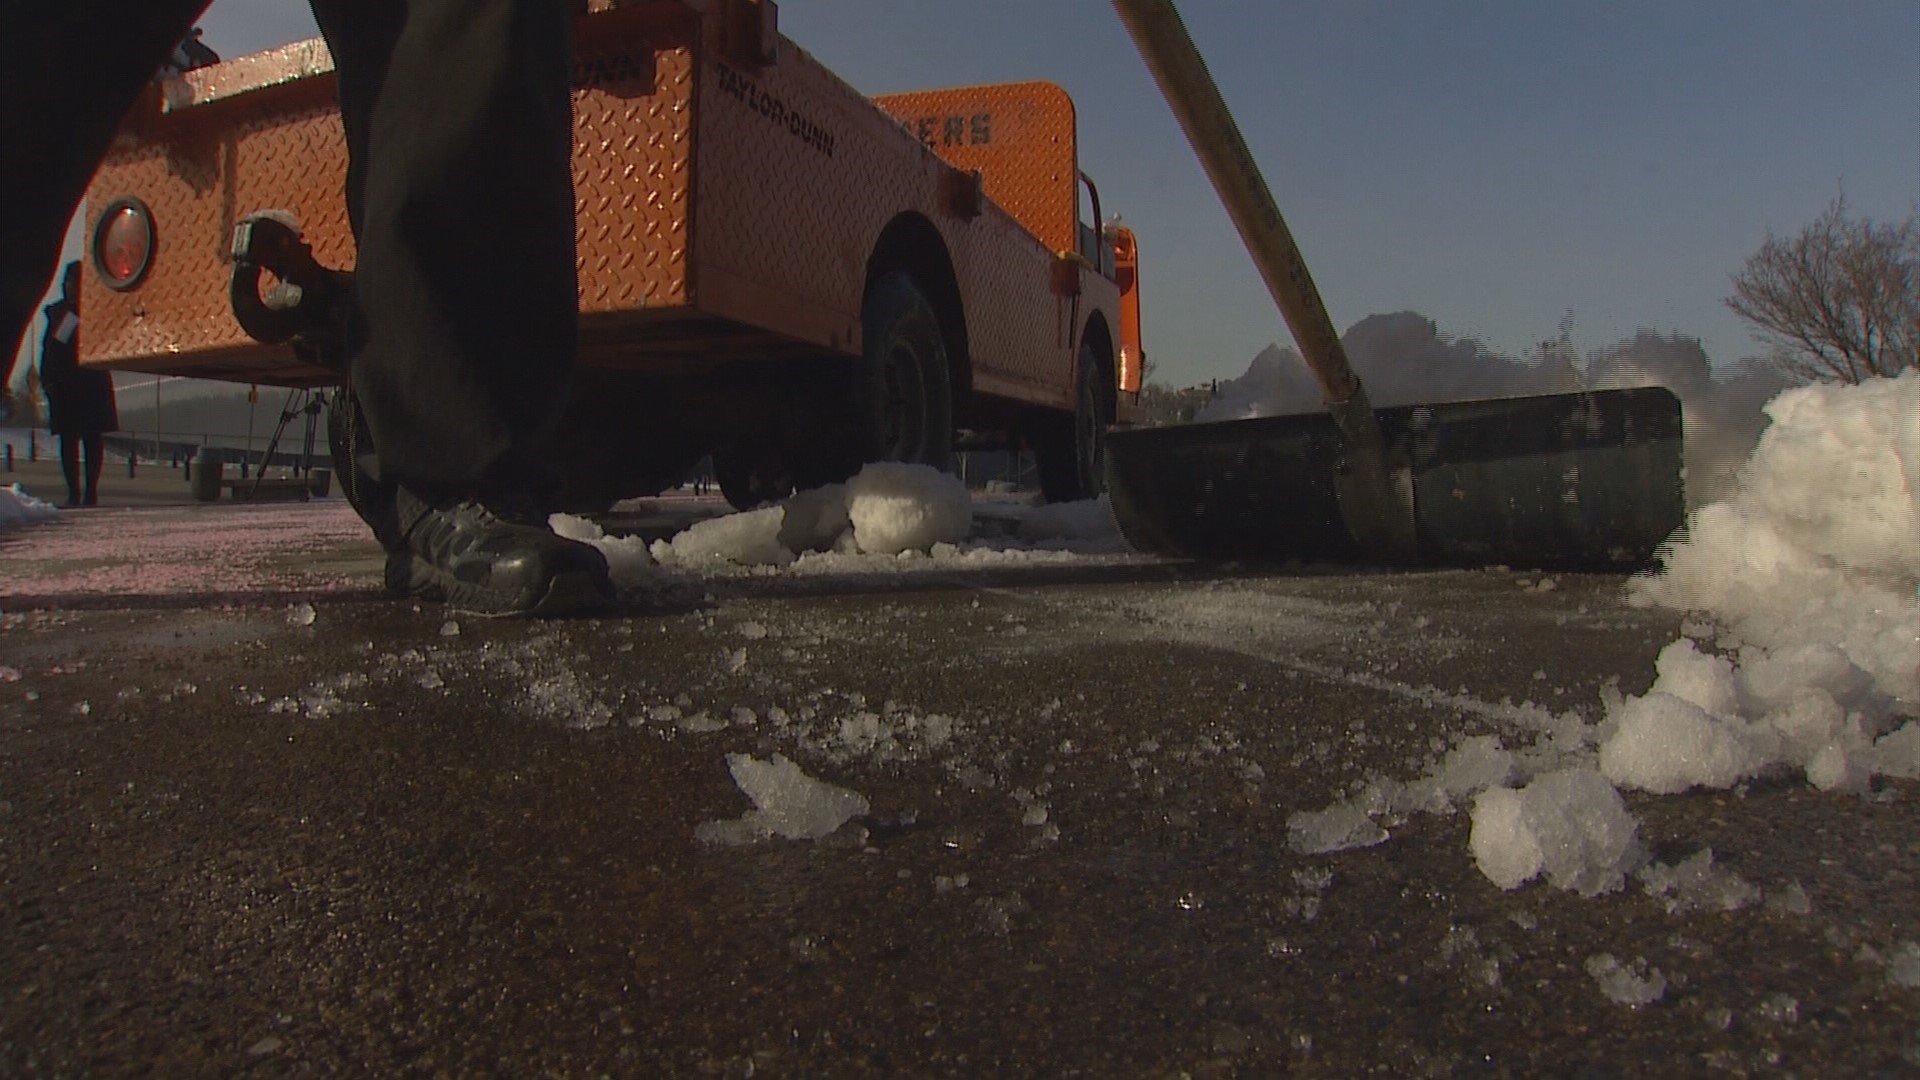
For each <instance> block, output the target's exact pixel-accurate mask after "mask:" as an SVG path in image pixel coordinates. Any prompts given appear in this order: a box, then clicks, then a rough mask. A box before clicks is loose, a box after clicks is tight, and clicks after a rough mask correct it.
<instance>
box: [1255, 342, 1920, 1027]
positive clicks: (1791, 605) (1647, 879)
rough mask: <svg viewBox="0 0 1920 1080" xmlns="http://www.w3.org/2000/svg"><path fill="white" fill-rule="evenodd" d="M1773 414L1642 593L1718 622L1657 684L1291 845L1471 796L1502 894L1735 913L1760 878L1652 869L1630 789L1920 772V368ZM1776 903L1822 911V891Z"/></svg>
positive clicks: (1337, 842) (1331, 842) (1474, 834)
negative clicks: (1550, 891)
mask: <svg viewBox="0 0 1920 1080" xmlns="http://www.w3.org/2000/svg"><path fill="white" fill-rule="evenodd" d="M1767 412H1768V413H1769V414H1770V415H1771V416H1772V420H1773V422H1772V426H1771V427H1770V428H1769V429H1768V430H1767V432H1766V433H1765V435H1764V436H1763V437H1762V439H1761V441H1760V444H1759V447H1758V448H1757V450H1756V451H1755V452H1754V454H1753V456H1752V458H1751V459H1750V460H1748V461H1747V462H1746V463H1745V464H1744V465H1743V466H1742V467H1741V468H1740V469H1739V471H1738V474H1737V476H1738V480H1739V484H1738V487H1737V488H1736V490H1734V491H1733V492H1732V493H1731V494H1730V495H1729V497H1728V498H1727V499H1725V500H1723V501H1720V502H1716V503H1712V504H1710V505H1707V506H1705V507H1702V508H1701V509H1699V510H1697V511H1695V512H1694V513H1693V514H1692V515H1691V516H1690V517H1689V520H1688V522H1687V526H1686V528H1685V529H1683V530H1682V531H1681V532H1680V533H1678V534H1676V535H1675V537H1674V538H1673V539H1672V540H1671V541H1669V544H1668V546H1667V547H1666V549H1665V550H1664V552H1663V562H1664V569H1663V571H1662V572H1661V573H1659V574H1658V575H1650V576H1647V577H1643V578H1638V579H1636V580H1635V581H1634V582H1633V583H1631V585H1630V586H1629V592H1630V599H1631V600H1632V602H1635V603H1640V604H1658V605H1665V606H1669V607H1673V608H1678V609H1681V610H1685V611H1690V612H1696V613H1699V614H1700V615H1703V616H1705V618H1704V620H1697V621H1694V622H1693V623H1691V624H1690V625H1691V626H1692V627H1693V636H1690V637H1683V638H1680V639H1679V640H1676V641H1674V642H1672V643H1671V644H1669V645H1667V646H1666V647H1665V648H1664V649H1663V650H1662V651H1661V653H1660V655H1659V658H1658V660H1657V661H1656V665H1655V670H1656V677H1655V680H1654V683H1653V685H1652V686H1651V687H1650V688H1649V689H1648V690H1647V692H1646V693H1644V694H1640V695H1637V696H1623V695H1621V694H1619V693H1618V692H1617V691H1612V690H1609V691H1606V692H1603V704H1604V706H1605V715H1604V718H1603V719H1601V720H1600V721H1599V722H1597V723H1588V722H1586V721H1583V720H1581V719H1580V718H1579V717H1577V716H1574V715H1572V714H1567V715H1561V716H1555V715H1542V716H1539V717H1533V718H1527V717H1523V716H1519V715H1515V716H1511V717H1505V718H1504V719H1506V720H1509V721H1511V722H1512V723H1513V724H1514V725H1515V726H1517V727H1519V728H1520V729H1521V733H1522V734H1530V735H1531V736H1532V738H1533V739H1534V743H1533V745H1532V746H1528V747H1521V748H1518V749H1515V750H1509V749H1507V748H1506V747H1504V746H1502V744H1501V743H1500V741H1499V739H1498V738H1497V737H1495V736H1492V735H1482V736H1476V737H1474V738H1471V739H1467V740H1464V741H1462V742H1461V743H1459V744H1458V745H1456V746H1455V747H1453V749H1452V750H1451V751H1450V752H1449V753H1448V754H1446V755H1445V756H1444V757H1443V758H1441V759H1440V760H1439V761H1437V762H1435V763H1434V764H1433V765H1432V767H1431V768H1430V769H1429V770H1428V772H1427V773H1426V775H1425V776H1423V777H1421V778H1419V779H1417V780H1414V781H1410V782H1404V783H1403V782H1398V781H1393V780H1384V779H1376V780H1374V781H1372V782H1370V783H1369V784H1368V785H1366V787H1365V789H1364V790H1363V791H1362V792H1361V793H1360V794H1358V795H1357V796H1355V797H1353V798H1350V799H1347V800H1344V801H1342V802H1339V803H1336V804H1334V805H1332V806H1330V807H1327V808H1326V809H1323V810H1316V811H1306V812H1301V813H1296V814H1294V815H1293V816H1292V818H1290V819H1289V822H1288V826H1289V833H1290V837H1289V840H1290V842H1291V844H1292V846H1293V847H1294V848H1295V849H1296V850H1299V851H1301V852H1306V853H1324V852H1331V851H1339V850H1344V849H1347V848H1352V847H1361V846H1367V845H1371V844H1376V843H1380V842H1382V841H1384V840H1385V839H1386V838H1387V832H1386V829H1385V828H1384V827H1383V825H1382V823H1383V822H1385V823H1386V824H1392V820H1391V819H1394V818H1397V817H1404V816H1405V815H1408V814H1411V813H1416V812H1437V813H1446V812H1450V811H1451V810H1452V809H1453V808H1454V807H1457V806H1460V805H1463V804H1465V803H1466V802H1467V801H1469V800H1471V806H1472V810H1471V816H1472V825H1471V834H1470V840H1469V847H1470V848H1471V853H1472V856H1473V858H1474V861H1475V863H1476V865H1477V866H1478V867H1479V869H1480V870H1481V872H1482V873H1483V874H1484V875H1485V876H1486V877H1487V878H1488V879H1489V880H1491V881H1492V882H1494V883H1495V884H1496V885H1499V886H1500V887H1501V888H1503V889H1512V888H1518V887H1520V886H1522V885H1524V884H1526V883H1527V882H1530V881H1533V880H1535V879H1539V878H1544V879H1545V880H1546V881H1547V882H1549V883H1551V884H1553V885H1555V886H1557V887H1560V888H1564V889H1568V890H1571V891H1574V892H1578V893H1581V894H1583V895H1593V894H1596V893H1601V892H1609V891H1613V890H1617V889H1619V888H1621V887H1623V885H1624V884H1625V882H1626V881H1627V879H1628V878H1630V877H1636V876H1637V877H1638V878H1640V879H1641V880H1642V882H1643V884H1644V885H1645V887H1646V890H1647V892H1648V893H1649V894H1651V895H1655V896H1659V897H1665V898H1667V899H1666V902H1667V903H1668V905H1669V907H1670V908H1672V909H1674V910H1684V909H1689V908H1693V907H1710V908H1718V909H1721V910H1733V909H1735V908H1739V907H1745V906H1747V905H1749V904H1752V903H1754V902H1756V901H1758V900H1759V899H1760V893H1759V890H1758V889H1757V888H1756V887H1754V886H1751V885H1749V884H1748V883H1746V882H1744V881H1742V880H1740V879H1739V878H1738V877H1737V875H1732V874H1730V873H1729V872H1728V871H1725V870H1723V869H1719V868H1716V867H1715V866H1714V865H1713V862H1712V853H1711V852H1701V853H1698V854H1696V855H1695V856H1693V857H1692V858H1690V859H1688V860H1686V861H1684V862H1682V863H1681V864H1680V865H1679V866H1676V867H1667V866H1662V865H1660V864H1657V863H1653V864H1649V862H1648V860H1647V856H1646V853H1645V852H1644V850H1643V849H1642V847H1641V845H1640V844H1639V842H1638V840H1637V838H1636V834H1637V831H1638V826H1637V823H1636V821H1635V820H1634V818H1633V816H1632V814H1631V813H1630V812H1629V811H1628V809H1627V807H1626V804H1625V802H1624V801H1623V799H1622V797H1621V792H1622V791H1624V790H1632V791H1641V792H1647V793H1651V794H1659V795H1670V794H1678V793H1681V792H1686V791H1690V790H1695V789H1701V788H1707V789H1726V788H1731V787H1733V786H1735V785H1737V784H1739V783H1742V782H1744V781H1747V780H1751V779H1754V778H1757V777H1763V776H1769V777H1789V776H1795V775H1798V776H1804V777H1805V779H1806V782H1808V783H1809V784H1811V785H1813V786H1814V787H1816V788H1819V789H1821V790H1824V791H1836V792H1848V791H1851V792H1864V791H1867V790H1869V789H1870V787H1871V785H1872V783H1873V781H1874V779H1875V778H1876V777H1896V778H1905V779H1920V721H1917V720H1916V719H1915V717H1920V515H1917V514H1916V509H1915V508H1916V505H1920V374H1913V373H1910V374H1908V375H1905V376H1902V377H1901V378H1898V379H1882V380H1875V381H1871V382H1868V383H1865V384H1862V385H1859V386H1813V387H1805V388H1799V389H1794V390H1790V391H1787V392H1785V393H1782V394H1781V395H1780V396H1779V397H1778V398H1777V399H1776V400H1775V401H1773V402H1772V403H1771V404H1769V405H1768V406H1767ZM1696 638H1697V639H1698V640H1696ZM1777 899H1778V900H1779V903H1781V904H1783V905H1784V906H1785V909H1786V910H1803V909H1804V908H1805V897H1804V894H1803V893H1802V894H1798V896H1797V897H1796V895H1795V894H1794V893H1793V891H1792V890H1789V891H1788V892H1787V893H1785V894H1783V896H1782V897H1781V898H1777ZM1595 977H1596V979H1599V980H1600V981H1602V982H1603V983H1605V984H1607V985H1610V986H1613V987H1615V988H1616V989H1618V990H1620V993H1621V995H1622V999H1624V998H1631V997H1633V996H1636V995H1637V994H1638V993H1639V992H1640V991H1638V990H1636V989H1634V986H1635V985H1637V984H1635V983H1634V981H1633V980H1634V979H1638V976H1633V977H1632V978H1629V977H1628V976H1627V975H1626V974H1624V973H1623V972H1622V970H1621V969H1619V968H1617V967H1615V966H1608V967H1607V970H1606V971H1605V972H1604V973H1599V974H1596V976H1595Z"/></svg>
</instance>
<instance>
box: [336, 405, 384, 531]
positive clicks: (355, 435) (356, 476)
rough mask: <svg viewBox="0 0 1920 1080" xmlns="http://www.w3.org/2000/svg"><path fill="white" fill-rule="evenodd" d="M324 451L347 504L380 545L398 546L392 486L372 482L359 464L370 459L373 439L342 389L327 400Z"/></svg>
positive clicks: (370, 476)
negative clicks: (365, 524) (364, 523)
mask: <svg viewBox="0 0 1920 1080" xmlns="http://www.w3.org/2000/svg"><path fill="white" fill-rule="evenodd" d="M327 447H328V449H330V450H331V451H332V452H333V473H334V475H335V476H338V477H339V478H340V490H341V491H342V492H343V493H344V494H345V495H346V496H347V503H348V504H349V505H351V506H352V507H353V509H354V512H355V513H357V514H359V515H360V519H361V520H362V521H365V522H366V523H367V524H368V525H370V526H372V528H373V535H374V536H376V537H378V538H379V540H380V543H381V544H382V545H384V546H387V547H392V546H394V545H395V544H397V543H399V539H400V512H399V510H398V509H396V508H395V504H394V486H393V485H392V484H389V483H383V482H382V481H379V480H375V479H374V478H373V476H372V475H371V474H370V473H369V472H368V471H367V469H366V467H365V465H364V464H363V463H364V462H368V461H371V460H372V459H373V439H372V437H371V436H370V435H368V434H367V421H366V418H365V417H363V416H361V415H360V402H359V399H357V398H355V397H354V396H353V394H352V393H350V392H349V391H348V390H347V388H346V387H344V386H343V387H341V388H339V389H337V390H335V391H334V392H333V393H332V394H330V395H328V397H327Z"/></svg>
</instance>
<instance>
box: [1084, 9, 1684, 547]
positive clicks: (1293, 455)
mask: <svg viewBox="0 0 1920 1080" xmlns="http://www.w3.org/2000/svg"><path fill="white" fill-rule="evenodd" d="M1113 6H1114V8H1115V10H1117V11H1118V12H1119V14H1120V17H1121V19H1122V21H1124V22H1125V23H1126V25H1127V30H1128V32H1129V33H1130V34H1131V35H1132V37H1133V40H1134V44H1135V45H1136V46H1138V48H1139V50H1140V55H1141V56H1142V57H1143V58H1144V59H1145V60H1146V62H1147V67H1148V69H1149V70H1151V71H1152V73H1153V76H1154V80H1155V81H1156V82H1158V83H1159V85H1160V91H1161V93H1162V94H1163V95H1164V96H1165V97H1166V99H1167V103H1168V105H1170V106H1171V107H1172V108H1173V112H1174V115H1175V116H1176V117H1177V118H1178V119H1179V121H1180V126H1181V128H1182V129H1183V130H1185V132H1186V134H1187V139H1188V141H1190V142H1191V143H1192V144H1193V148H1194V151H1195V152H1196V153H1197V154H1198V155H1199V157H1200V161H1201V164H1202V165H1203V166H1204V167H1205V168H1206V171H1207V175H1208V177H1209V178H1210V179H1211V180H1212V181H1213V185H1214V189H1215V190H1216V191H1217V192H1218V193H1219V195H1220V199H1221V201H1222V202H1223V203H1224V204H1225V205H1226V208H1227V212H1228V214H1229V216H1231V217H1232V218H1233V222H1234V225H1235V226H1236V227H1237V228H1238V229H1239V230H1240V237H1241V239H1242V240H1243V241H1244V242H1245V243H1246V245H1247V250H1248V252H1249V253H1250V254H1251V255H1252V256H1253V261H1254V263H1255V264H1256V265H1257V266H1258V267H1259V269H1260V275H1261V277H1262V279H1264V280H1265V281H1266V284H1267V290H1268V292H1269V293H1271V294H1272V296H1273V299H1274V301H1275V303H1276V304H1278V305H1279V308H1280V312H1281V314H1282V316H1283V317H1284V318H1285V319H1286V322H1287V326H1288V328H1289V329H1290V330H1291V331H1292V332H1293V337H1294V340H1295V341H1296V342H1297V343H1298V344H1299V347H1300V354H1301V356H1302V357H1304V358H1305V360H1306V362H1307V365H1308V367H1309V368H1310V369H1311V370H1312V373H1313V377H1314V381H1315V382H1316V383H1317V384H1318V385H1319V388H1320V392H1321V397H1322V399H1323V400H1324V401H1325V403H1326V406H1327V412H1325V413H1314V414H1309V415H1301V416H1282V417H1267V418H1262V419H1255V420H1234V421H1226V422H1220V423H1204V424H1189V425H1184V426H1176V427H1162V428H1146V429H1136V430H1130V431H1129V430H1115V431H1113V432H1111V433H1110V434H1109V435H1108V438H1107V445H1106V480H1107V490H1108V493H1109V495H1110V497H1111V499H1112V502H1113V511H1114V516H1115V517H1116V518H1117V519H1118V521H1119V523H1120V528H1121V531H1122V532H1124V533H1125V534H1126V536H1127V539H1128V540H1129V541H1130V542H1131V543H1132V544H1133V545H1134V546H1135V547H1136V548H1139V549H1140V550H1143V551H1148V552H1154V553H1158V554H1166V555H1178V556H1186V557H1192V558H1220V559H1236V560H1249V561H1270V560H1271V561H1284V560H1288V559H1325V560H1335V561H1343V562H1344V561H1361V562H1383V563H1393V564H1415V565H1420V564H1427V565H1466V566H1475V565H1489V564H1503V565H1510V566H1528V567H1567V568H1587V567H1603V568H1622V567H1631V566H1638V565H1641V564H1644V563H1646V562H1647V561H1648V560H1649V559H1650V558H1651V557H1652V555H1653V553H1654V551H1655V549H1656V548H1658V547H1659V545H1660V544H1661V543H1662V542H1663V541H1664V540H1666V539H1667V537H1668V536H1669V535H1670V534H1672V533H1673V531H1674V530H1675V529H1677V528H1679V527H1680V524H1681V522H1682V519H1683V518H1684V516H1685V512H1686V507H1685V498H1684V493H1683V489H1682V486H1681V416H1680V401H1679V399H1678V398H1676V397H1675V396H1674V395H1673V394H1672V393H1670V392H1668V391H1666V390H1663V389H1659V388H1644V389H1635V390H1607V391H1587V392H1583V393H1574V394H1552V395H1543V396H1538V397H1525V398H1504V399H1496V400H1485V401H1462V402H1447V403H1434V404H1426V405H1417V406H1404V407H1399V408H1393V409H1381V410H1376V409H1374V408H1373V406H1372V404H1371V403H1370V402H1369V401H1368V399H1367V394H1366V390H1365V388H1363V387H1362V386H1361V384H1360V379H1359V377H1358V376H1356V375H1355V374H1354V372H1353V368H1352V366H1351V365H1350V364H1349V363H1348V362H1347V357H1346V351H1345V349H1344V348H1343V347H1342V346H1341V344H1340V338H1339V335H1338V334H1337V333H1336V332H1335V331H1334V327H1333V320H1332V319H1331V318H1330V317H1329V316H1328V314H1327V310H1326V306H1325V304H1323V303H1322V302H1321V300H1320V293H1319V290H1318V289H1316V288H1315V287H1314V284H1313V278H1312V276H1311V275H1310V274H1309V273H1308V272H1307V266H1306V263H1305V261H1304V260H1303V259H1302V257H1301V255H1300V249H1299V247H1298V246H1297V245H1295V243H1294V240H1293V235H1292V233H1291V232H1290V231H1289V230H1288V229H1287V225H1286V222H1285V221H1284V220H1283V219H1282V218H1281V216H1280V209H1279V207H1278V206H1277V205H1275V203H1274V201H1273V195H1272V194H1271V193H1270V192H1269V191H1268V190H1267V185H1266V181H1265V179H1264V178H1262V176H1261V174H1260V169H1259V166H1258V165H1256V164H1255V163H1254V160H1253V155H1252V153H1251V152H1250V151H1249V150H1248V149H1247V145H1246V141H1245V140H1244V139H1243V138H1241V135H1240V129H1239V127H1238V125H1236V124H1235V123H1234V120H1233V116H1232V114H1231V113H1229V112H1228V110H1227V105H1226V102H1225V101H1224V100H1223V99H1222V98H1221V96H1220V91H1219V88H1218V87H1216V86H1215V85H1214V82H1213V78H1212V76H1211V75H1210V74H1208V72H1207V69H1206V65H1205V63H1204V62H1203V61H1202V60H1201V58H1200V54H1199V52H1198V50H1196V49H1195V48H1194V45H1193V39H1192V38H1191V37H1189V36H1188V34H1187V29H1186V26H1185V24H1184V23H1182V22H1181V20H1180V16H1179V13H1178V12H1176V11H1175V10H1174V8H1173V4H1172V2H1171V0H1113Z"/></svg>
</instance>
